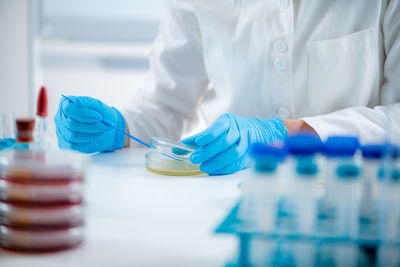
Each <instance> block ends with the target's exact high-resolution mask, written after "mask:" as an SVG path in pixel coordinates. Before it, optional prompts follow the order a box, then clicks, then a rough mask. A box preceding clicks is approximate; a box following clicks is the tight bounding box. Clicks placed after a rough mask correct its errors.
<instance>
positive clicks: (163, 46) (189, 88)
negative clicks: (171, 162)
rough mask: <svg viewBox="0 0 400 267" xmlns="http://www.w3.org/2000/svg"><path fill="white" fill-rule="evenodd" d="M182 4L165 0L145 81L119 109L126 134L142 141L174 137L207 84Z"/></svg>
mask: <svg viewBox="0 0 400 267" xmlns="http://www.w3.org/2000/svg"><path fill="white" fill-rule="evenodd" d="M181 5H182V4H179V3H177V1H176V2H175V1H172V0H171V1H166V11H165V14H164V16H163V18H162V19H161V23H160V30H159V35H158V37H157V39H156V40H155V42H154V44H153V47H152V52H151V55H150V74H149V79H148V82H147V83H146V85H145V86H144V87H143V88H142V90H141V96H140V97H139V98H138V99H136V100H134V101H131V102H129V105H128V106H127V108H125V109H122V110H121V113H122V114H123V116H124V118H125V122H126V123H127V125H128V127H129V131H130V133H131V134H132V135H134V136H136V137H139V138H141V139H143V140H145V141H147V142H149V141H150V139H151V137H154V136H161V137H166V138H171V139H175V140H176V139H179V138H180V136H181V132H182V129H183V126H184V125H185V124H190V122H191V121H194V120H195V119H196V106H197V102H198V99H199V97H200V95H201V94H202V93H203V92H204V91H205V89H206V88H207V85H208V78H207V75H206V71H205V67H204V59H203V50H202V45H201V36H200V30H199V27H198V23H197V19H196V16H195V14H194V13H193V12H192V11H191V10H189V9H186V8H185V7H184V6H181ZM131 146H137V144H136V143H132V142H131Z"/></svg>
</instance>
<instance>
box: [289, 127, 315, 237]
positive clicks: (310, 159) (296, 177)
mask: <svg viewBox="0 0 400 267" xmlns="http://www.w3.org/2000/svg"><path fill="white" fill-rule="evenodd" d="M286 144H287V147H288V151H289V154H290V160H291V161H290V165H291V167H292V172H291V174H289V175H290V178H291V179H290V181H289V187H288V192H287V197H288V206H289V210H288V212H289V213H292V214H291V216H289V217H292V218H293V219H294V220H293V225H292V226H291V227H292V229H287V230H288V232H289V233H292V234H296V235H300V236H305V237H310V236H311V235H312V234H313V233H314V226H315V222H316V218H317V216H316V215H317V212H316V211H317V195H316V193H317V191H316V186H317V175H318V171H319V170H318V164H317V160H316V154H317V153H318V152H319V151H320V149H321V145H322V143H321V140H320V139H319V138H318V137H315V136H314V135H311V134H298V135H294V136H291V137H289V138H288V140H287V142H286ZM290 207H292V209H293V210H292V211H290Z"/></svg>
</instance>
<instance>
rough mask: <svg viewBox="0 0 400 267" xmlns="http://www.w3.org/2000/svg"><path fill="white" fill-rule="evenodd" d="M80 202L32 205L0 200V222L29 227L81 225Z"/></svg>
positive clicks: (81, 209)
mask: <svg viewBox="0 0 400 267" xmlns="http://www.w3.org/2000/svg"><path fill="white" fill-rule="evenodd" d="M83 221H84V208H83V205H82V203H77V204H69V205H57V206H32V205H21V204H15V203H7V202H3V201H1V202H0V224H3V225H7V226H15V227H25V228H30V229H41V228H47V229H49V228H51V227H57V228H59V227H71V226H78V225H82V224H83Z"/></svg>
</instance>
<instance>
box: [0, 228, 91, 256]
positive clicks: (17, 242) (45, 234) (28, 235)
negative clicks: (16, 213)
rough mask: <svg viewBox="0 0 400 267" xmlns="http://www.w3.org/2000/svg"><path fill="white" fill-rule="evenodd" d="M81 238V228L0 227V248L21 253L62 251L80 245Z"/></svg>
mask: <svg viewBox="0 0 400 267" xmlns="http://www.w3.org/2000/svg"><path fill="white" fill-rule="evenodd" d="M83 238H84V228H83V226H77V227H65V228H58V229H51V230H48V229H42V230H31V229H23V228H17V227H11V226H6V225H0V246H1V247H3V248H7V249H11V250H18V251H23V252H50V251H58V250H64V249H68V248H72V247H75V246H77V245H79V244H81V243H82V241H83Z"/></svg>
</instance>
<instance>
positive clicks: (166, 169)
mask: <svg viewBox="0 0 400 267" xmlns="http://www.w3.org/2000/svg"><path fill="white" fill-rule="evenodd" d="M146 169H147V170H148V171H150V172H153V173H157V174H162V175H173V176H184V175H188V176H190V175H200V174H204V173H203V172H201V171H200V169H199V165H195V164H192V163H190V162H189V161H188V160H182V161H177V160H174V159H171V158H169V157H167V156H165V155H163V154H160V153H159V152H158V151H151V152H148V153H147V154H146Z"/></svg>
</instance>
